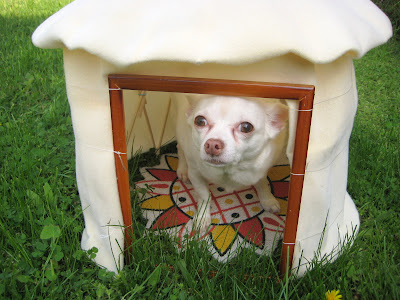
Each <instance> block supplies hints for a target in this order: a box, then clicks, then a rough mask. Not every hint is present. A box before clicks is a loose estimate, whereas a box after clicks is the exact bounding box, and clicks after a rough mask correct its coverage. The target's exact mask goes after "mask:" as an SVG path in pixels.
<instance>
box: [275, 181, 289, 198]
mask: <svg viewBox="0 0 400 300" xmlns="http://www.w3.org/2000/svg"><path fill="white" fill-rule="evenodd" d="M272 188H273V190H274V192H273V194H274V196H275V197H278V198H287V197H288V196H289V181H273V182H272Z"/></svg>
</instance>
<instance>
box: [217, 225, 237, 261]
mask: <svg viewBox="0 0 400 300" xmlns="http://www.w3.org/2000/svg"><path fill="white" fill-rule="evenodd" d="M211 236H212V239H213V242H214V246H215V248H216V249H217V250H218V252H220V253H221V254H225V253H226V251H228V250H229V248H230V247H231V245H232V243H233V242H234V241H235V238H236V230H235V229H234V228H233V227H232V226H231V225H218V226H215V228H214V229H213V230H212V231H211Z"/></svg>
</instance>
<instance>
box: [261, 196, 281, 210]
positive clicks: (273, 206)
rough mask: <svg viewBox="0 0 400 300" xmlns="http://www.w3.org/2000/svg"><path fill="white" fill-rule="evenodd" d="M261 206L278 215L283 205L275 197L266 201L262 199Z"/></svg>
mask: <svg viewBox="0 0 400 300" xmlns="http://www.w3.org/2000/svg"><path fill="white" fill-rule="evenodd" d="M260 203H261V206H262V207H263V208H264V209H265V210H266V211H270V212H272V213H278V212H280V211H281V205H280V204H279V201H278V200H276V198H275V197H268V198H266V199H260Z"/></svg>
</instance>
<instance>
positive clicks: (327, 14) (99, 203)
mask: <svg viewBox="0 0 400 300" xmlns="http://www.w3.org/2000/svg"><path fill="white" fill-rule="evenodd" d="M391 35H392V28H391V24H390V21H389V20H388V18H387V17H386V16H385V15H384V13H382V12H381V11H380V10H379V9H378V8H377V7H376V6H375V5H374V4H373V3H372V2H370V1H369V0H352V1H347V0H330V1H318V0H309V1H272V0H270V1H266V0H258V1H251V3H250V2H249V3H243V1H232V0H230V1H227V0H204V1H197V2H194V1H179V0H170V1H155V0H148V1H131V0H130V1H127V0H116V1H113V2H112V3H111V2H110V1H105V0H76V1H74V2H72V3H70V4H69V5H67V6H66V7H64V8H62V9H61V10H60V11H58V12H57V13H55V14H54V15H52V16H51V17H49V18H48V19H47V20H46V21H44V22H43V23H42V24H41V25H40V26H39V27H38V28H37V29H36V31H35V32H34V34H33V36H32V40H33V43H34V44H35V45H36V46H37V47H40V48H48V49H52V48H62V49H63V57H64V69H65V81H66V90H67V96H68V101H69V104H70V110H71V117H72V123H73V129H74V135H75V149H76V152H75V154H76V180H77V185H78V190H79V197H80V200H81V203H82V209H83V217H84V222H85V228H84V231H83V233H82V243H81V246H82V248H83V249H90V248H92V247H97V248H98V253H97V256H96V258H95V262H96V263H97V264H98V265H100V266H102V267H104V268H107V269H108V270H111V271H114V272H118V271H120V270H121V269H122V268H123V267H124V259H125V260H126V256H124V249H123V248H124V246H122V245H125V247H128V246H129V243H130V242H131V238H130V237H129V235H127V234H126V232H128V231H129V230H131V227H130V220H129V219H131V218H132V216H131V215H130V213H131V212H130V205H131V204H130V202H129V201H130V197H129V190H130V186H131V187H132V186H133V187H134V186H136V187H144V186H146V185H147V186H149V185H150V186H152V187H154V188H158V190H157V193H158V196H157V195H155V194H154V193H155V191H149V196H148V197H147V196H145V199H144V200H143V199H142V202H140V203H135V204H134V205H138V206H140V207H141V208H142V211H143V216H144V217H145V218H146V219H147V220H148V224H147V225H146V226H147V227H148V228H149V230H151V229H157V230H166V231H168V232H169V234H172V235H173V234H178V236H179V235H180V237H182V232H185V230H187V227H188V226H187V224H189V223H190V222H192V216H193V214H192V209H193V207H195V203H186V206H185V207H184V206H182V205H183V204H182V203H184V200H185V199H186V198H185V197H183V196H182V195H190V193H191V190H190V188H189V187H188V186H184V185H183V184H182V183H180V182H179V180H177V178H176V164H177V157H176V154H174V153H170V154H165V155H164V156H162V157H161V160H160V165H158V166H156V167H152V168H150V167H149V168H142V169H141V173H142V179H141V180H139V181H138V182H136V184H132V183H128V181H127V172H128V171H129V170H127V169H128V165H127V160H129V159H131V158H132V156H133V155H134V154H135V153H137V151H138V150H140V151H142V152H146V151H148V150H149V149H151V148H155V149H159V148H160V147H161V146H163V145H166V144H168V143H170V142H171V141H174V139H175V127H176V124H175V123H176V112H175V111H176V106H177V103H176V102H175V101H173V94H174V93H198V94H213V95H214V94H217V95H226V96H246V97H260V98H273V99H279V101H281V102H282V103H285V104H286V105H287V106H288V109H289V119H288V125H287V127H288V139H287V146H286V151H285V153H284V155H283V156H284V159H286V161H282V162H280V163H279V164H278V165H277V166H275V167H274V168H273V170H272V171H270V172H269V173H268V180H269V182H270V184H271V185H272V186H273V188H274V195H275V196H276V197H277V198H279V199H280V200H279V201H280V203H281V211H280V212H279V213H276V214H273V213H269V212H266V211H264V210H263V209H262V208H260V207H259V206H257V205H258V204H257V203H256V202H255V201H253V200H254V199H255V198H256V196H257V195H256V193H255V192H254V191H253V190H252V189H251V187H249V189H247V190H244V191H241V192H237V193H236V194H235V195H239V196H238V197H237V198H238V199H233V197H230V198H229V197H228V198H229V199H228V198H227V196H226V195H223V191H221V189H219V188H218V187H217V186H214V187H210V189H211V193H212V194H213V196H214V197H213V201H214V200H215V201H214V202H215V205H214V206H213V204H212V210H213V209H215V210H216V211H215V212H214V214H213V215H212V216H213V218H214V219H213V221H212V225H213V229H212V230H210V232H209V233H208V234H206V235H205V236H203V238H204V239H208V240H209V245H210V251H212V253H213V256H214V257H215V258H216V259H219V260H221V261H226V260H227V259H229V258H227V257H228V256H234V255H240V251H239V250H240V247H243V245H244V246H246V245H248V247H252V248H253V249H255V251H256V252H257V251H258V253H260V254H261V255H263V254H268V253H269V252H268V250H271V249H272V248H273V247H274V245H275V244H276V243H275V242H276V240H278V239H281V238H283V243H282V249H283V250H282V254H283V257H285V259H282V260H284V261H289V265H288V266H289V268H290V269H292V270H293V271H295V272H296V274H298V275H300V276H301V275H303V274H304V273H305V272H306V271H307V270H308V269H309V268H311V267H312V262H313V261H315V260H322V259H324V260H325V261H332V260H334V259H335V258H336V257H337V256H338V254H339V253H340V250H341V249H342V247H344V246H345V245H347V244H348V243H351V242H352V240H353V239H354V238H355V237H356V235H357V232H358V229H359V226H360V221H359V215H358V212H357V208H356V206H355V204H354V202H353V200H352V198H351V196H350V195H349V194H348V193H347V191H346V188H347V171H348V150H349V138H350V134H351V131H352V126H353V121H354V116H355V114H356V110H357V101H358V99H357V86H356V80H355V71H354V67H353V59H359V58H361V57H362V56H363V55H364V54H365V53H366V52H368V51H369V50H370V49H372V48H373V47H376V46H378V45H380V44H383V43H385V42H386V41H387V40H388V39H389V38H390V37H391ZM371 88H373V87H371ZM306 98H307V99H306ZM306 100H307V101H306ZM310 124H311V126H310ZM302 149H303V150H302ZM296 155H297V156H296ZM296 157H297V158H296ZM296 161H297V162H298V164H299V167H298V168H299V169H296V170H295V166H294V164H295V163H296ZM296 178H300V179H299V181H298V182H299V184H298V185H295V184H293V183H292V181H295V180H296ZM182 189H184V191H183V193H184V194H179V193H178V192H179V191H182ZM212 189H214V190H212ZM150 192H151V193H150ZM185 193H186V194H185ZM291 193H293V194H294V195H291ZM240 197H242V199H240ZM296 197H297V198H298V199H297V200H296V199H294V198H296ZM126 198H128V199H127V200H126ZM189 198H190V197H189ZM231 198H232V199H231ZM166 199H167V200H166ZM161 200H163V201H164V202H163V203H162V204H160V203H156V202H157V201H161ZM228 200H229V201H228ZM236 200H237V201H239V202H240V203H241V204H240V205H237V206H236V210H237V211H234V210H231V208H229V205H231V204H232V201H236ZM250 200H251V201H250ZM246 201H248V202H246ZM250 202H251V203H250ZM221 203H222V204H221ZM246 203H247V204H246ZM223 205H225V206H224V207H222V206H223ZM154 207H156V208H157V209H154ZM213 207H214V208H213ZM221 207H222V208H221ZM172 211H174V219H173V220H170V222H172V223H171V224H172V225H173V226H169V227H168V226H167V225H168V224H169V223H168V222H166V223H165V222H164V221H167V219H168V215H167V214H166V212H172ZM227 216H229V217H230V218H231V217H232V216H234V217H236V218H239V219H240V220H239V221H240V222H238V221H235V222H233V223H232V224H229V222H230V220H232V218H231V219H229V218H228V217H227ZM289 217H290V220H291V221H290V222H292V223H293V226H292V225H291V227H290V229H289V228H287V226H289V224H288V223H289ZM285 219H286V226H285ZM165 224H167V225H165ZM171 224H170V225H171ZM238 224H239V225H238ZM240 224H245V225H246V226H242V227H241V225H240ZM245 228H247V230H248V231H247V232H245ZM249 228H250V229H249ZM257 228H258V230H259V231H260V232H261V233H260V232H255V229H257ZM224 230H225V231H224ZM249 230H250V231H249ZM224 232H226V234H225V233H224ZM217 233H218V234H217ZM218 235H220V236H223V237H224V241H223V242H221V240H218ZM249 236H250V237H249ZM289 237H290V238H289ZM235 251H236V252H237V254H235V253H236V252H235ZM287 253H289V254H290V255H289V257H287V256H285V255H286V254H287ZM125 254H126V253H125ZM125 262H126V261H125ZM288 266H287V265H286V268H288Z"/></svg>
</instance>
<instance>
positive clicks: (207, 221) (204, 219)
mask: <svg viewBox="0 0 400 300" xmlns="http://www.w3.org/2000/svg"><path fill="white" fill-rule="evenodd" d="M210 226H211V213H210V208H209V207H205V209H200V210H198V211H197V212H196V214H195V216H194V227H195V229H196V230H199V231H200V233H202V234H205V233H207V232H208V231H209V230H210Z"/></svg>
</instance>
